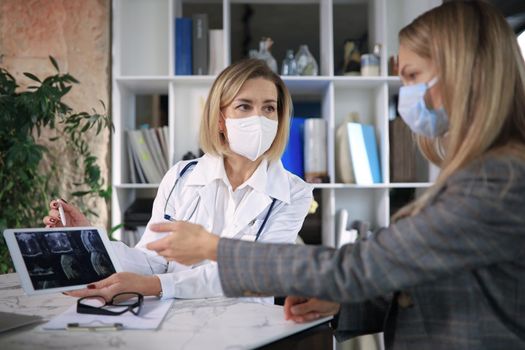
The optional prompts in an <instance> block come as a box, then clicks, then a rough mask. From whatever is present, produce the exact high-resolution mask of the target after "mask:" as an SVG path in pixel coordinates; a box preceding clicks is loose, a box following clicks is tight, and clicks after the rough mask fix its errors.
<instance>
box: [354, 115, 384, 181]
mask: <svg viewBox="0 0 525 350" xmlns="http://www.w3.org/2000/svg"><path fill="white" fill-rule="evenodd" d="M346 132H347V135H346V140H347V143H346V146H347V147H348V150H349V154H350V161H351V163H352V164H351V168H352V174H353V178H354V180H355V183H356V184H358V185H371V184H374V183H381V182H382V180H381V170H380V166H379V156H378V151H377V142H376V137H375V130H374V127H373V126H372V125H367V124H359V123H346Z"/></svg>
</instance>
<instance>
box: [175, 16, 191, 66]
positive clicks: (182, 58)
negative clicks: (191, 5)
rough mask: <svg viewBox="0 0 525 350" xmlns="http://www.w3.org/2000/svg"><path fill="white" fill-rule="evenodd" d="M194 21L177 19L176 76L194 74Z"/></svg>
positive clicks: (182, 18)
mask: <svg viewBox="0 0 525 350" xmlns="http://www.w3.org/2000/svg"><path fill="white" fill-rule="evenodd" d="M192 56H193V55H192V20H191V18H184V17H179V18H175V74H176V75H191V74H192V59H193V58H192Z"/></svg>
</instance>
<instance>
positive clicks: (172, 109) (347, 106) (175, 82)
mask: <svg viewBox="0 0 525 350" xmlns="http://www.w3.org/2000/svg"><path fill="white" fill-rule="evenodd" d="M440 3H441V1H440V0H368V1H367V0H284V1H279V0H266V1H265V0H184V1H180V0H114V1H113V36H114V39H113V50H112V51H113V52H112V54H113V78H112V106H113V122H114V124H115V133H114V135H113V139H112V169H113V173H112V179H113V180H112V183H113V187H114V191H113V198H112V225H113V226H114V225H117V224H119V223H121V222H122V220H123V214H124V211H125V209H126V208H127V207H128V206H129V205H130V204H131V203H132V201H133V200H134V199H135V197H137V196H142V195H144V193H147V194H150V195H151V193H152V192H154V190H155V189H156V188H157V186H158V184H132V183H129V182H130V180H129V179H130V177H129V174H128V172H129V171H128V157H127V153H126V144H125V137H124V135H125V133H124V131H125V130H127V129H133V128H135V126H136V125H135V97H136V96H137V95H144V94H165V95H168V101H169V113H168V125H169V137H170V140H169V146H170V159H171V160H172V164H173V163H175V162H176V161H178V160H180V159H181V157H182V155H183V154H184V153H185V152H187V151H188V150H191V151H193V152H194V153H195V154H197V151H198V137H197V135H198V124H199V117H200V116H199V115H198V113H197V111H195V110H192V107H190V106H191V105H192V104H189V103H188V101H189V100H190V99H191V98H194V96H195V95H196V94H197V95H198V94H203V93H206V92H207V91H208V89H209V88H210V87H211V84H212V82H213V79H214V77H212V76H175V75H174V38H175V35H174V19H175V17H179V16H183V15H184V13H183V9H184V6H185V4H199V5H200V4H210V6H212V7H213V8H214V9H216V8H217V7H218V8H222V23H223V30H224V42H225V50H224V55H225V57H224V59H225V62H227V63H230V61H231V59H230V56H231V50H230V40H231V25H230V18H231V8H232V6H234V5H238V4H257V5H268V6H273V7H275V13H276V15H277V14H278V6H279V5H282V4H293V5H295V6H301V5H309V6H310V5H312V4H313V5H316V6H319V11H318V15H319V28H320V33H319V57H318V63H319V67H320V76H316V77H284V81H285V82H286V84H287V86H288V87H289V89H290V91H291V93H292V99H294V101H296V100H302V99H308V100H314V101H316V102H319V103H320V105H321V114H322V118H324V119H325V120H326V122H327V126H328V128H327V129H328V135H327V136H328V137H327V140H328V147H327V150H328V171H329V176H330V180H331V181H332V182H331V183H328V184H319V185H316V186H315V187H316V191H321V192H322V204H323V205H322V208H323V212H322V231H323V232H322V241H323V243H324V244H327V245H334V244H335V237H334V231H335V229H334V218H335V215H336V212H337V211H338V210H339V209H341V208H346V209H347V210H348V211H349V213H350V218H351V219H362V220H367V221H369V222H370V223H371V224H372V227H379V226H385V225H388V224H389V220H390V219H389V218H390V194H389V192H390V190H391V189H393V188H424V187H427V186H429V182H430V181H432V178H431V177H432V176H429V175H428V174H427V173H428V171H423V172H422V174H423V175H421V176H420V177H421V179H420V182H416V183H391V182H390V174H389V163H390V159H389V135H388V132H389V131H388V113H387V112H388V102H389V98H390V97H391V96H392V95H394V94H396V93H397V91H398V89H399V87H400V85H401V84H400V81H399V78H398V77H391V76H387V75H386V74H387V73H386V72H387V60H388V57H389V56H391V55H392V54H396V53H397V50H398V44H397V32H398V31H399V29H400V28H401V27H403V26H404V25H405V24H407V23H409V22H410V21H411V20H412V19H413V18H415V17H416V16H417V15H418V14H420V13H422V12H424V11H425V10H427V9H429V8H431V7H434V6H437V5H439V4H440ZM363 4H364V5H365V6H366V7H365V8H366V9H367V11H366V12H367V16H368V17H367V18H368V22H367V23H368V24H367V27H368V28H367V31H368V42H369V44H370V45H371V46H373V44H374V43H380V44H381V45H382V48H383V51H382V56H381V74H382V75H381V76H378V77H356V76H337V75H335V74H334V70H335V69H336V67H334V66H335V63H334V62H335V61H336V56H338V55H339V54H338V53H339V51H340V49H339V48H337V51H338V53H337V55H336V54H335V53H334V46H335V45H334V13H335V12H336V11H337V13H338V14H339V13H340V11H345V10H346V9H348V8H351V6H352V5H363ZM283 15H284V16H286V14H283ZM339 18H340V17H339ZM286 30H292V29H291V28H286ZM298 30H300V29H298ZM299 44H301V43H300V42H298V43H297V47H298V46H299ZM337 46H338V47H339V43H338V45H337ZM337 58H338V57H337ZM276 59H277V61H278V62H279V63H280V61H281V59H282V58H281V57H276ZM353 111H356V112H358V113H359V115H360V117H361V122H363V123H370V124H374V125H375V131H376V138H377V140H378V149H379V156H380V165H381V172H382V178H383V183H381V184H375V185H371V186H359V185H355V184H341V183H335V179H336V176H335V168H336V167H335V157H334V148H335V147H334V142H335V130H336V128H337V126H338V125H339V124H340V123H341V122H342V121H343V120H344V119H345V117H346V116H347V115H348V113H350V112H353Z"/></svg>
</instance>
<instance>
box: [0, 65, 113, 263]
mask: <svg viewBox="0 0 525 350" xmlns="http://www.w3.org/2000/svg"><path fill="white" fill-rule="evenodd" d="M50 60H51V64H52V65H53V66H54V67H55V69H56V74H54V75H51V76H48V77H46V78H44V79H40V78H38V77H37V76H36V75H34V74H31V73H24V75H25V76H26V77H28V78H29V79H31V80H32V82H33V83H34V84H32V85H31V86H28V87H27V89H25V90H24V91H18V85H17V82H16V80H15V78H14V77H13V76H12V75H11V74H10V73H9V72H8V71H7V70H5V69H4V68H1V67H0V125H1V126H0V232H3V230H4V229H5V228H7V227H9V228H17V227H39V226H42V225H43V224H42V218H43V217H44V216H45V215H47V212H48V203H49V201H50V200H51V199H53V198H55V197H57V196H58V185H57V181H56V179H59V178H60V175H61V174H60V171H59V169H58V167H57V166H55V165H54V163H55V162H54V160H56V158H55V157H56V156H55V155H53V154H51V152H49V150H48V148H47V147H46V146H45V145H43V144H42V143H39V138H40V136H41V131H42V130H43V129H44V128H48V129H54V130H55V131H56V135H57V136H56V137H52V138H50V139H49V140H50V141H56V140H57V139H59V138H63V139H64V140H66V145H67V147H68V149H69V150H71V153H72V154H74V155H75V157H74V159H72V161H73V162H75V164H74V166H75V169H79V171H80V175H79V178H80V181H78V182H75V183H74V185H75V186H76V188H77V191H75V192H73V193H71V194H70V195H72V196H75V197H76V198H77V201H76V202H78V203H77V204H79V205H80V206H81V207H82V203H83V202H84V201H85V200H86V199H88V198H90V197H93V196H98V197H102V198H104V199H105V200H109V199H110V197H111V187H110V186H107V185H105V184H104V181H103V178H102V177H101V173H100V167H99V165H98V160H97V158H96V157H95V156H94V155H93V154H92V153H91V151H90V147H89V144H88V143H87V142H86V140H85V133H86V132H88V131H89V130H90V129H93V131H94V132H96V134H97V135H98V134H99V133H100V132H101V131H102V130H103V129H109V130H112V129H113V125H112V123H111V119H110V117H109V116H108V115H107V114H105V113H104V114H99V113H97V112H96V110H93V111H92V113H87V112H75V111H73V109H72V108H70V107H69V106H68V105H67V104H65V103H64V102H63V97H64V96H65V95H66V94H67V93H68V92H69V91H70V90H71V88H72V87H73V86H74V85H75V84H78V83H79V82H78V81H77V80H76V79H75V78H74V77H73V76H71V75H70V74H67V73H65V74H62V73H61V72H60V70H59V67H58V64H57V62H56V60H55V59H54V58H53V57H50ZM100 102H101V104H102V108H103V109H104V112H105V106H104V103H103V102H102V101H100ZM45 159H46V161H44V160H45ZM86 212H87V213H88V215H89V214H91V215H96V214H97V213H96V212H94V211H92V210H87V211H86ZM9 271H12V264H11V259H10V257H9V252H8V250H7V247H6V244H5V241H4V239H3V237H2V238H1V239H0V273H6V272H9Z"/></svg>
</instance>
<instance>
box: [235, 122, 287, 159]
mask: <svg viewBox="0 0 525 350" xmlns="http://www.w3.org/2000/svg"><path fill="white" fill-rule="evenodd" d="M225 121H226V129H227V131H228V142H229V144H230V149H231V150H232V151H233V152H235V153H237V154H238V155H241V156H243V157H246V158H248V159H249V160H251V161H254V160H256V159H257V158H259V157H260V156H261V155H262V154H263V153H264V152H266V151H267V150H268V148H270V146H271V145H272V143H273V140H274V139H275V135H277V125H278V123H277V121H276V120H271V119H268V118H266V117H260V116H256V115H255V116H252V117H246V118H225Z"/></svg>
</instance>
